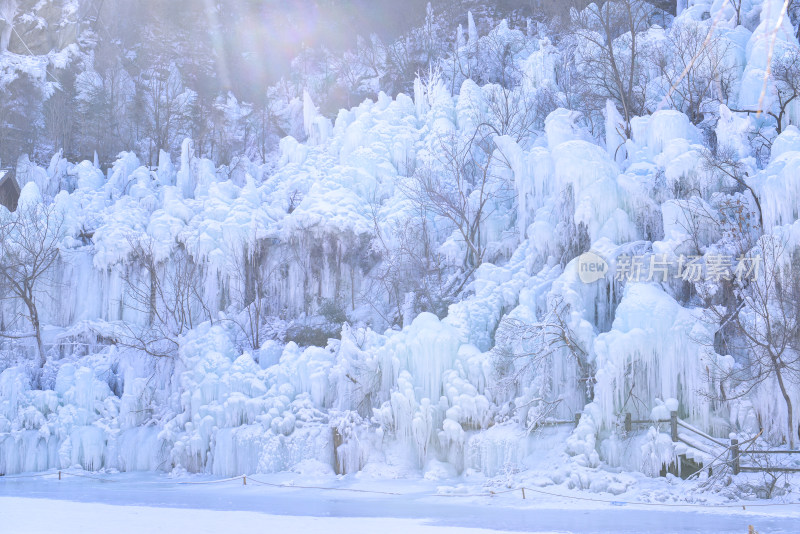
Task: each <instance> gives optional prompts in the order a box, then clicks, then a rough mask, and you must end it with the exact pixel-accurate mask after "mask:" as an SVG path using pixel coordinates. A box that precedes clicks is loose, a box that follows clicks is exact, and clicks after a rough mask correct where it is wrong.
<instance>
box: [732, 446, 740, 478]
mask: <svg viewBox="0 0 800 534" xmlns="http://www.w3.org/2000/svg"><path fill="white" fill-rule="evenodd" d="M731 464H732V465H731V466H732V467H733V474H734V475H738V474H739V471H741V465H740V463H739V440H738V439H735V438H731Z"/></svg>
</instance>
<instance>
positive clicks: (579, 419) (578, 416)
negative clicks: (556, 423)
mask: <svg viewBox="0 0 800 534" xmlns="http://www.w3.org/2000/svg"><path fill="white" fill-rule="evenodd" d="M580 422H581V412H578V413H576V414H575V428H578V423H580Z"/></svg>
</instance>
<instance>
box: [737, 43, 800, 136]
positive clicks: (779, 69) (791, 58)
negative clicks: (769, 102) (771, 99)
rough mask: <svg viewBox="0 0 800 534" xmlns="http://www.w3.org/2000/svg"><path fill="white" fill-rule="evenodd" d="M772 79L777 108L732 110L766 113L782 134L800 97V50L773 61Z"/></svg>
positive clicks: (793, 50)
mask: <svg viewBox="0 0 800 534" xmlns="http://www.w3.org/2000/svg"><path fill="white" fill-rule="evenodd" d="M770 77H771V79H772V81H773V83H774V84H775V93H774V96H775V100H776V102H775V104H776V106H775V108H773V109H768V110H767V109H765V110H760V109H732V110H731V111H737V112H741V113H755V114H759V113H762V112H765V113H766V114H767V115H769V116H770V117H772V118H773V119H775V122H776V126H775V130H776V132H777V133H779V134H780V133H781V132H782V131H783V129H784V127H785V126H787V124H786V123H785V121H786V119H787V118H788V116H787V113H788V111H789V105H790V104H791V103H792V102H794V101H795V100H797V97H798V96H800V50H798V49H797V48H791V49H789V50H787V51H786V52H785V53H784V54H783V55H781V56H779V57H776V58H774V59H773V60H772V64H771V67H770Z"/></svg>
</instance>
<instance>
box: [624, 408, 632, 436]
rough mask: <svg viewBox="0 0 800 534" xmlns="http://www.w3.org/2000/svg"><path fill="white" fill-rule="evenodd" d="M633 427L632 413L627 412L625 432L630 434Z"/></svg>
mask: <svg viewBox="0 0 800 534" xmlns="http://www.w3.org/2000/svg"><path fill="white" fill-rule="evenodd" d="M632 426H633V425H632V424H631V413H630V412H627V413H626V414H625V432H630V431H631V428H632Z"/></svg>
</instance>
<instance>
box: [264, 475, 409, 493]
mask: <svg viewBox="0 0 800 534" xmlns="http://www.w3.org/2000/svg"><path fill="white" fill-rule="evenodd" d="M250 480H251V481H252V482H255V483H256V484H261V485H262V486H271V487H273V488H283V489H292V488H295V489H317V490H326V491H352V492H356V493H376V494H379V495H407V494H404V493H395V492H391V491H378V490H364V489H356V488H326V487H323V486H296V485H289V484H273V483H270V482H264V481H262V480H257V479H255V478H253V477H250Z"/></svg>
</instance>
